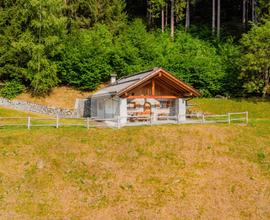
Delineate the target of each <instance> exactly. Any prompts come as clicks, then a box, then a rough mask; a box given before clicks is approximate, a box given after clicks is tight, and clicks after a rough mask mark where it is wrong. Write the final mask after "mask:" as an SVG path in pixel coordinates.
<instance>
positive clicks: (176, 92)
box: [156, 80, 180, 96]
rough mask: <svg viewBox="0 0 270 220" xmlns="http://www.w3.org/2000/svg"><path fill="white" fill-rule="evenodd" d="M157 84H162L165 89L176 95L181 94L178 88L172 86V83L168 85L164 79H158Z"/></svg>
mask: <svg viewBox="0 0 270 220" xmlns="http://www.w3.org/2000/svg"><path fill="white" fill-rule="evenodd" d="M156 86H160V87H161V88H163V89H166V90H169V91H170V92H171V93H173V95H175V96H179V95H180V94H179V91H178V90H176V89H175V88H174V87H172V86H171V85H168V84H167V83H165V82H163V81H159V80H156Z"/></svg>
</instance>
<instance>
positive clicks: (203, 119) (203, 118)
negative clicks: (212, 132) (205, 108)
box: [202, 113, 205, 124]
mask: <svg viewBox="0 0 270 220" xmlns="http://www.w3.org/2000/svg"><path fill="white" fill-rule="evenodd" d="M202 123H203V124H204V123H205V116H204V113H202Z"/></svg>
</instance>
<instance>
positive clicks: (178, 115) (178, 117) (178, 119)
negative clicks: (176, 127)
mask: <svg viewBox="0 0 270 220" xmlns="http://www.w3.org/2000/svg"><path fill="white" fill-rule="evenodd" d="M176 117H177V123H178V124H180V114H177V116H176Z"/></svg>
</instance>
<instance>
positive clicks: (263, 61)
mask: <svg viewBox="0 0 270 220" xmlns="http://www.w3.org/2000/svg"><path fill="white" fill-rule="evenodd" d="M269 11H270V1H269V0H126V1H123V0H110V1H109V0H0V96H3V97H7V98H13V97H16V95H18V94H19V93H21V92H22V91H28V92H30V93H31V94H32V95H33V96H44V95H46V94H48V93H50V91H51V89H52V88H54V87H56V86H58V85H67V86H71V87H74V88H77V89H79V90H84V91H91V90H95V89H96V88H97V87H98V86H99V85H100V84H101V83H104V82H107V81H108V80H109V78H110V74H112V73H116V74H117V75H118V77H121V76H124V75H128V74H131V73H134V72H138V71H142V70H147V69H151V68H153V67H156V66H157V67H163V68H164V69H166V70H168V71H170V72H172V73H173V74H175V76H177V77H179V78H180V79H182V80H184V81H186V82H187V83H189V84H190V85H192V86H194V87H195V88H197V89H198V90H199V91H200V92H201V94H202V95H203V96H205V97H213V96H216V95H222V96H227V97H250V96H262V97H267V96H268V95H269V93H270V16H269Z"/></svg>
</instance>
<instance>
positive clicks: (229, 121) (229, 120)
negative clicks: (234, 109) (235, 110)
mask: <svg viewBox="0 0 270 220" xmlns="http://www.w3.org/2000/svg"><path fill="white" fill-rule="evenodd" d="M228 124H231V113H228Z"/></svg>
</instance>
